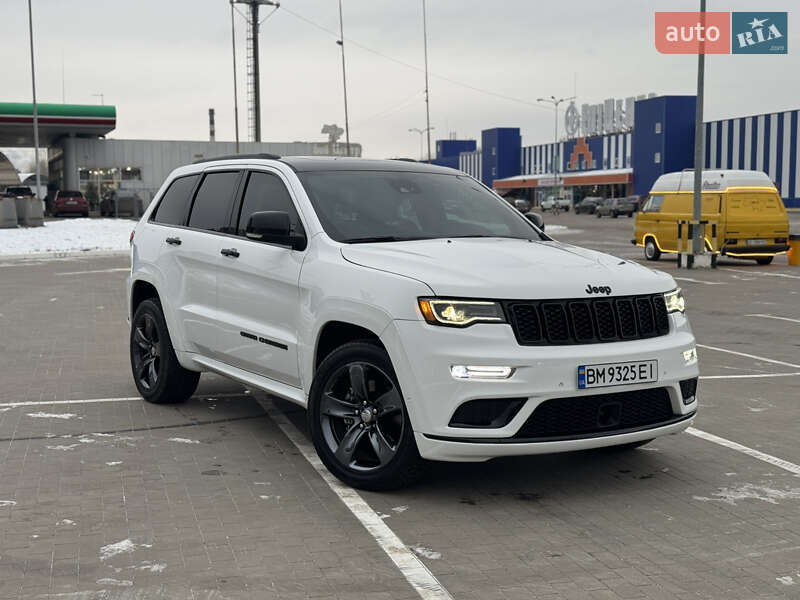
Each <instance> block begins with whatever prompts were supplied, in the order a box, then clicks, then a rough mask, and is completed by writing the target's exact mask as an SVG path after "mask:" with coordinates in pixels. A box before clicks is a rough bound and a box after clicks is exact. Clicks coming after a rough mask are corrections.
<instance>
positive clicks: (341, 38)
mask: <svg viewBox="0 0 800 600" xmlns="http://www.w3.org/2000/svg"><path fill="white" fill-rule="evenodd" d="M343 23H344V21H343V19H342V0H339V39H338V41H337V42H336V43H337V44H339V45H340V46H341V47H342V87H343V88H344V136H345V141H346V143H347V156H350V120H349V118H348V116H347V71H346V70H345V64H344V24H343Z"/></svg>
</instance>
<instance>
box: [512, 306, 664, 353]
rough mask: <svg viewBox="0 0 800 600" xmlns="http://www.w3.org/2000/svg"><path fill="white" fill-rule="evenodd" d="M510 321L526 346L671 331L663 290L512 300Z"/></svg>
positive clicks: (652, 335)
mask: <svg viewBox="0 0 800 600" xmlns="http://www.w3.org/2000/svg"><path fill="white" fill-rule="evenodd" d="M504 304H505V310H506V314H507V315H508V321H509V323H511V327H513V329H514V335H516V336H517V341H518V342H519V343H520V344H522V345H523V346H546V345H559V346H560V345H568V344H594V343H597V342H618V341H620V340H637V339H643V338H651V337H657V336H659V335H666V334H667V333H669V316H668V315H667V307H666V304H664V296H663V295H662V294H651V295H647V296H625V297H621V298H591V299H585V300H584V299H580V300H540V301H536V300H534V301H527V300H525V301H523V300H510V301H507V302H505V303H504Z"/></svg>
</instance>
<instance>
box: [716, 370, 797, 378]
mask: <svg viewBox="0 0 800 600" xmlns="http://www.w3.org/2000/svg"><path fill="white" fill-rule="evenodd" d="M798 375H800V371H798V372H797V373H757V374H752V375H701V376H700V379H758V378H760V377H797V376H798Z"/></svg>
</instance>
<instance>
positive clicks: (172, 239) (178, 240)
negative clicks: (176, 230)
mask: <svg viewBox="0 0 800 600" xmlns="http://www.w3.org/2000/svg"><path fill="white" fill-rule="evenodd" d="M167 243H168V244H169V245H171V246H180V245H181V238H177V237H168V238H167Z"/></svg>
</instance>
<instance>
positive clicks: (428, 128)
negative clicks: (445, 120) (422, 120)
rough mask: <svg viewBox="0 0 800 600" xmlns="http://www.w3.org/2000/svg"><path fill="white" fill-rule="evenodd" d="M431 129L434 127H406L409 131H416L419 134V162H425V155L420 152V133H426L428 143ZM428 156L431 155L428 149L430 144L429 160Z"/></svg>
mask: <svg viewBox="0 0 800 600" xmlns="http://www.w3.org/2000/svg"><path fill="white" fill-rule="evenodd" d="M431 129H436V127H426V128H425V129H419V128H418V127H410V128H409V129H408V131H409V133H418V134H419V160H420V162H425V155H424V154H423V153H422V135H423V134H424V133H427V134H428V143H429V144H430V139H431ZM430 156H431V151H430V146H428V160H430Z"/></svg>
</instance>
